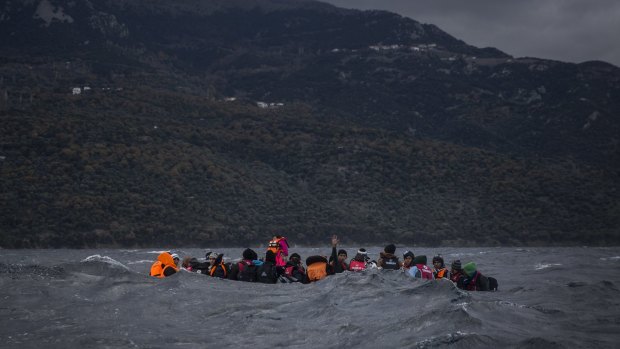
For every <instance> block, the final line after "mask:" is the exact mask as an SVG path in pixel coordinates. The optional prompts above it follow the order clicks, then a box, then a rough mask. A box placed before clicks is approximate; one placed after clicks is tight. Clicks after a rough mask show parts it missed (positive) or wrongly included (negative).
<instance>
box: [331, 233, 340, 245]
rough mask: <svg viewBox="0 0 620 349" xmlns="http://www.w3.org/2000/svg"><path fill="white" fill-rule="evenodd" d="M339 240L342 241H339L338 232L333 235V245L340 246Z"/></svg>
mask: <svg viewBox="0 0 620 349" xmlns="http://www.w3.org/2000/svg"><path fill="white" fill-rule="evenodd" d="M339 242H340V241H338V236H337V235H336V234H334V235H333V236H332V247H336V246H338V243H339Z"/></svg>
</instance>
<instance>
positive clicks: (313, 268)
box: [306, 262, 327, 282]
mask: <svg viewBox="0 0 620 349" xmlns="http://www.w3.org/2000/svg"><path fill="white" fill-rule="evenodd" d="M306 275H308V280H310V282H313V281H319V280H322V279H324V278H325V277H326V276H327V263H325V262H316V263H312V264H310V265H309V266H308V271H307V274H306Z"/></svg>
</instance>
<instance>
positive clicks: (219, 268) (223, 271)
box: [202, 252, 228, 279]
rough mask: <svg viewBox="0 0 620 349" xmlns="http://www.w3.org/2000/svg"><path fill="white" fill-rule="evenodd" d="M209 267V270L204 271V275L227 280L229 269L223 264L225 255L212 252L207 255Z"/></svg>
mask: <svg viewBox="0 0 620 349" xmlns="http://www.w3.org/2000/svg"><path fill="white" fill-rule="evenodd" d="M206 257H207V261H208V262H209V266H208V268H207V269H203V270H202V273H203V274H207V275H209V276H213V277H218V278H221V279H226V278H227V276H228V267H226V264H224V263H223V259H224V254H223V253H222V254H219V253H216V252H210V253H208V254H207V255H206Z"/></svg>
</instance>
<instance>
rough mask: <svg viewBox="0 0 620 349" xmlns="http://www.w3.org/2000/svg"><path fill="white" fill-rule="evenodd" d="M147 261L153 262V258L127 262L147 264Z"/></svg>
mask: <svg viewBox="0 0 620 349" xmlns="http://www.w3.org/2000/svg"><path fill="white" fill-rule="evenodd" d="M147 263H153V261H152V260H150V259H142V260H139V261H132V262H127V264H129V265H131V264H147Z"/></svg>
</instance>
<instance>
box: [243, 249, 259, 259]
mask: <svg viewBox="0 0 620 349" xmlns="http://www.w3.org/2000/svg"><path fill="white" fill-rule="evenodd" d="M255 255H256V252H254V251H253V250H252V249H249V248H246V249H245V251H243V259H248V260H254V259H256V258H254V256H255Z"/></svg>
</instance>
